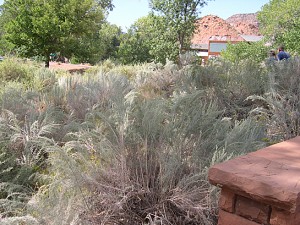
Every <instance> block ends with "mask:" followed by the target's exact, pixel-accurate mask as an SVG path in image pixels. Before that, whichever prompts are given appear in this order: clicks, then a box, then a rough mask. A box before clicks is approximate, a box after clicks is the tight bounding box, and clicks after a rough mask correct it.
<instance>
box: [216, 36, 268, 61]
mask: <svg viewBox="0 0 300 225" xmlns="http://www.w3.org/2000/svg"><path fill="white" fill-rule="evenodd" d="M268 48H269V47H267V46H265V43H264V41H258V42H252V43H248V42H239V43H237V44H228V45H227V48H226V50H225V51H222V52H221V56H222V57H223V58H225V59H226V60H229V61H231V62H238V61H241V60H245V59H251V60H253V61H255V62H258V63H260V62H262V61H263V60H264V59H266V58H267V56H268V55H267V53H268Z"/></svg>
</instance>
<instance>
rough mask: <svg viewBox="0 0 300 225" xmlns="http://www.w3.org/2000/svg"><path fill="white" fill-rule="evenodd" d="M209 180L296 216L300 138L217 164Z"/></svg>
mask: <svg viewBox="0 0 300 225" xmlns="http://www.w3.org/2000/svg"><path fill="white" fill-rule="evenodd" d="M208 178H209V181H210V183H211V184H214V185H217V186H221V187H222V186H225V187H226V188H228V189H230V190H233V191H235V192H237V193H238V194H241V195H244V196H246V197H250V198H253V199H255V200H257V201H261V202H266V203H268V204H271V205H274V206H276V207H278V208H282V209H285V210H288V211H290V212H292V213H293V212H295V211H296V208H297V206H298V205H299V206H300V198H299V196H300V195H299V193H300V136H299V137H296V138H293V139H290V140H288V141H285V142H281V143H278V144H275V145H272V146H269V147H267V148H264V149H261V150H259V151H256V152H253V153H249V154H247V155H244V156H240V157H237V158H235V159H232V160H229V161H226V162H223V163H220V164H217V165H214V166H213V167H211V168H210V169H209V173H208ZM299 206H298V207H299Z"/></svg>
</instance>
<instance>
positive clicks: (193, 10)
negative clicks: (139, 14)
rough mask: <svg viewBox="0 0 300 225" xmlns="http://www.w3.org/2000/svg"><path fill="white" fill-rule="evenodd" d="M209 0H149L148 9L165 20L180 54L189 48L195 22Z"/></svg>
mask: <svg viewBox="0 0 300 225" xmlns="http://www.w3.org/2000/svg"><path fill="white" fill-rule="evenodd" d="M208 1H209V0H150V7H151V8H152V10H153V11H156V12H158V13H159V14H160V15H162V16H164V17H165V18H166V20H165V21H166V22H167V25H168V27H169V28H172V29H174V30H175V32H176V38H177V42H178V45H179V51H180V52H181V51H182V50H184V49H185V48H189V46H190V39H191V36H192V34H193V32H194V30H195V20H196V18H197V17H198V15H199V13H200V8H201V7H203V6H204V5H205V4H206V3H207V2H208Z"/></svg>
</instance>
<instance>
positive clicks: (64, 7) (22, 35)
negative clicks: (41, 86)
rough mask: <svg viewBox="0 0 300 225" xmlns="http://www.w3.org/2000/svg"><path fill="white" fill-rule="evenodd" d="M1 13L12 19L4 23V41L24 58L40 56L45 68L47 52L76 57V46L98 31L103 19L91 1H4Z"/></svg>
mask: <svg viewBox="0 0 300 225" xmlns="http://www.w3.org/2000/svg"><path fill="white" fill-rule="evenodd" d="M106 2H108V1H106ZM100 3H101V2H100ZM4 10H5V13H6V14H8V15H9V16H10V17H11V18H12V19H11V20H9V21H7V23H6V37H7V39H8V40H9V41H10V42H12V43H13V44H14V45H16V47H18V51H19V52H20V53H21V54H22V55H24V56H27V57H31V56H37V55H39V56H43V57H44V59H45V63H46V66H49V64H48V63H49V57H50V53H53V52H60V53H61V54H62V55H63V56H67V57H69V58H70V56H71V55H72V54H76V53H77V52H76V51H75V50H76V47H78V46H81V43H82V41H84V40H85V39H86V38H87V37H91V36H93V35H94V34H95V33H96V32H97V30H98V28H99V25H100V24H101V23H102V22H103V18H104V16H103V9H102V8H101V6H100V5H99V2H98V1H94V0H84V1H79V0H67V1H56V0H50V1H44V0H28V1H14V0H6V1H5V3H4Z"/></svg>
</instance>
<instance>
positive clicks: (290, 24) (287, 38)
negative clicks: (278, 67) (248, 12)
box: [258, 0, 300, 53]
mask: <svg viewBox="0 0 300 225" xmlns="http://www.w3.org/2000/svg"><path fill="white" fill-rule="evenodd" d="M299 4H300V0H271V1H270V2H269V3H268V4H265V5H264V6H263V8H262V10H261V11H260V12H259V13H258V20H259V22H260V28H261V32H262V33H263V34H264V35H265V36H266V37H268V38H269V39H270V40H271V41H272V43H274V44H276V45H279V44H284V45H285V47H286V48H287V49H289V50H290V51H294V52H298V53H299V52H300V46H299V44H298V40H299V39H300V8H299V7H296V6H298V5H299Z"/></svg>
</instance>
